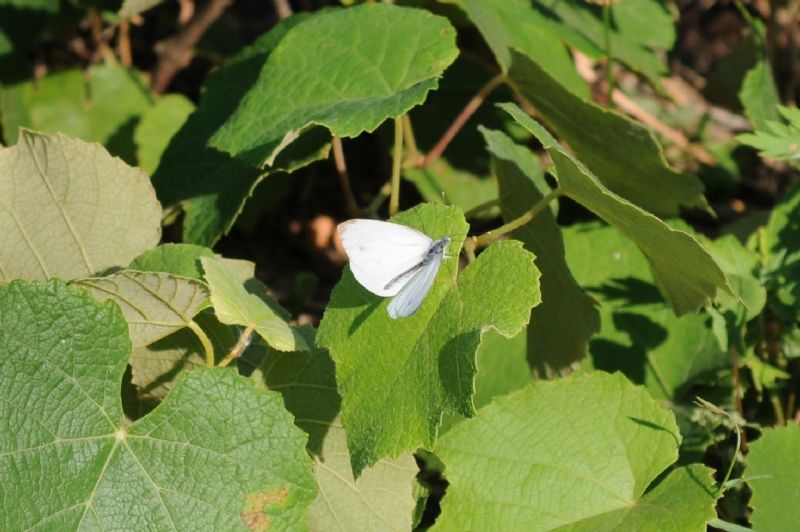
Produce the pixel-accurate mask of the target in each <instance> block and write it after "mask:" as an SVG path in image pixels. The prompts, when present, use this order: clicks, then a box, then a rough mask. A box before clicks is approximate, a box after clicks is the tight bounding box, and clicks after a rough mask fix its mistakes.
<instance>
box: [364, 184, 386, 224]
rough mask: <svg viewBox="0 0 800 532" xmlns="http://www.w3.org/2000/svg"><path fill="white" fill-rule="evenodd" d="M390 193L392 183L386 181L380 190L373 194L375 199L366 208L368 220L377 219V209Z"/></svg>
mask: <svg viewBox="0 0 800 532" xmlns="http://www.w3.org/2000/svg"><path fill="white" fill-rule="evenodd" d="M391 193H392V182H391V181H387V182H386V183H384V184H383V186H382V187H381V189H380V190H379V191H378V193H377V194H375V197H374V198H373V199H372V202H371V203H370V204H369V206H368V207H367V214H368V215H369V217H370V218H377V217H378V209H380V208H381V205H383V202H384V201H386V198H388V197H389V194H391Z"/></svg>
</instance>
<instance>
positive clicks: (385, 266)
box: [337, 219, 450, 320]
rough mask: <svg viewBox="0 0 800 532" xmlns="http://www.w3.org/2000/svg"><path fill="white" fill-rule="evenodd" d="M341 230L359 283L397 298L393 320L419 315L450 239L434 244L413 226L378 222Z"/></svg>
mask: <svg viewBox="0 0 800 532" xmlns="http://www.w3.org/2000/svg"><path fill="white" fill-rule="evenodd" d="M337 229H338V231H339V236H340V237H341V238H342V244H343V245H344V249H345V251H346V252H347V256H348V257H349V258H350V271H352V272H353V276H354V277H355V278H356V280H357V281H358V282H359V283H361V285H362V286H363V287H364V288H366V289H367V290H369V291H370V292H372V293H373V294H375V295H378V296H383V297H388V296H395V297H394V299H392V300H391V301H390V302H389V306H388V308H387V310H388V311H389V317H390V318H392V319H395V320H396V319H398V318H404V317H406V316H410V315H412V314H413V313H414V312H416V310H417V309H418V308H419V306H420V305H421V304H422V302H423V301H424V300H425V296H426V295H428V291H430V289H431V286H433V280H434V279H436V274H437V273H438V272H439V267H440V266H441V265H442V260H443V259H444V257H445V254H444V253H445V251H446V250H447V246H449V245H450V237H447V236H445V237H442V238H440V239H439V240H436V241H434V240H433V239H432V238H430V237H429V236H427V235H425V234H424V233H421V232H419V231H417V230H416V229H412V228H411V227H407V226H405V225H400V224H396V223H392V222H381V221H378V220H362V219H356V220H348V221H346V222H342V223H340V224H339V226H338V228H337Z"/></svg>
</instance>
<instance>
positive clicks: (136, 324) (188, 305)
mask: <svg viewBox="0 0 800 532" xmlns="http://www.w3.org/2000/svg"><path fill="white" fill-rule="evenodd" d="M74 284H75V285H76V286H80V287H81V288H84V289H86V290H88V291H89V293H91V294H92V295H93V296H94V298H95V299H97V300H98V301H105V300H106V299H111V300H113V301H116V302H117V304H118V305H119V306H120V309H121V310H122V315H123V316H125V320H126V321H127V322H128V332H129V333H130V336H131V341H132V342H133V346H134V347H142V346H145V345H147V344H150V343H152V342H155V341H156V340H160V339H161V338H164V337H165V336H169V335H170V334H172V333H174V332H175V331H177V330H178V329H182V328H184V327H186V326H188V325H189V324H190V323H191V322H192V318H194V315H195V314H197V312H198V311H200V309H201V308H202V307H203V305H204V304H206V302H207V300H208V288H206V286H205V284H203V283H202V282H200V281H196V280H194V279H187V278H184V277H178V276H175V275H170V274H168V273H160V272H137V271H133V270H123V271H120V272H117V273H115V274H112V275H109V276H107V277H90V278H88V279H79V280H77V281H75V282H74Z"/></svg>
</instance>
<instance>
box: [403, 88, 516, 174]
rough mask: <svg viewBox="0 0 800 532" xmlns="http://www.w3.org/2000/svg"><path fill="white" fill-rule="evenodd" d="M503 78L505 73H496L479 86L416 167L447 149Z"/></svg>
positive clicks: (423, 165) (426, 165)
mask: <svg viewBox="0 0 800 532" xmlns="http://www.w3.org/2000/svg"><path fill="white" fill-rule="evenodd" d="M504 80H505V74H502V73H500V74H498V75H496V76H495V77H493V78H492V79H490V80H489V81H487V82H486V84H485V85H484V86H483V87H481V89H480V90H479V91H478V93H477V94H476V95H475V96H473V97H472V99H471V100H470V101H469V102H467V105H465V106H464V109H462V110H461V112H460V113H459V115H458V116H457V117H456V119H455V120H453V123H452V124H450V127H449V128H447V131H445V132H444V135H442V138H440V139H439V141H438V142H437V143H436V145H435V146H434V147H433V148H432V149H431V151H429V152H428V153H427V155H425V157H423V159H422V161H420V163H419V164H418V165H417V168H426V167H428V166H430V165H431V164H432V163H433V162H434V161H435V160H436V159H438V158H439V157H441V155H442V153H444V150H445V149H447V146H448V145H450V142H451V141H452V140H453V137H455V136H456V133H458V132H459V131H460V130H461V128H462V127H464V124H466V123H467V120H469V119H470V117H471V116H472V115H474V114H475V111H477V110H478V108H479V107H480V106H481V104H482V103H483V102H484V101H485V100H486V98H487V97H488V96H489V94H491V92H492V91H493V90H494V89H496V88H497V86H498V85H500V84H501V83H502V82H503V81H504Z"/></svg>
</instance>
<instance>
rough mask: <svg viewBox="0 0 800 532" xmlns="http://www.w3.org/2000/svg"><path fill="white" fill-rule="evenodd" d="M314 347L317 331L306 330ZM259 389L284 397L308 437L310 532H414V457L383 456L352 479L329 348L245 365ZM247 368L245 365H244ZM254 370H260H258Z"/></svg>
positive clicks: (250, 358)
mask: <svg viewBox="0 0 800 532" xmlns="http://www.w3.org/2000/svg"><path fill="white" fill-rule="evenodd" d="M301 331H302V333H303V334H304V335H305V336H306V341H307V342H308V343H309V344H312V345H313V343H314V330H313V329H312V328H311V327H304V328H302V329H301ZM248 364H249V365H250V371H252V377H253V378H254V379H255V380H256V382H257V383H259V385H265V386H266V387H267V388H269V389H271V390H277V391H279V392H280V393H281V394H282V395H283V399H284V402H285V403H286V408H287V409H288V410H289V411H290V412H291V413H292V414H293V415H294V416H295V423H296V424H297V425H298V426H299V427H300V428H302V429H303V430H305V431H306V432H307V433H308V435H309V439H308V451H309V452H310V453H311V454H312V457H313V458H314V476H315V477H316V480H317V485H318V486H319V495H318V496H317V499H316V500H315V501H314V504H313V505H312V506H311V510H310V512H309V528H310V529H311V530H314V531H320V532H327V531H329V530H342V531H347V530H359V531H362V530H363V531H369V530H375V531H382V530H409V529H411V516H412V511H413V509H414V503H415V500H414V497H412V489H413V486H414V478H415V476H416V474H417V472H418V470H417V466H416V463H415V462H414V457H413V456H412V455H411V453H406V454H403V455H402V456H400V457H398V458H394V459H388V458H384V459H381V460H379V461H378V463H376V464H375V465H374V466H373V467H370V468H368V469H365V470H364V471H363V472H362V474H361V476H359V477H358V479H354V478H353V471H352V469H351V467H350V454H349V452H348V450H347V439H346V435H345V431H344V428H343V427H342V425H341V421H340V420H339V416H338V414H339V407H340V405H341V398H340V397H339V394H338V393H337V392H336V376H335V373H334V367H333V361H332V360H331V358H330V355H328V353H327V351H325V350H324V349H314V350H312V351H305V352H296V353H280V352H277V351H275V350H269V351H268V352H267V353H266V355H265V356H263V358H261V357H260V356H259V355H255V356H248V357H245V358H244V359H242V360H241V361H240V370H243V371H245V372H247V371H248V370H247V369H246V368H247V367H248ZM243 366H244V367H243ZM252 366H255V367H254V368H253V367H252Z"/></svg>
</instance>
